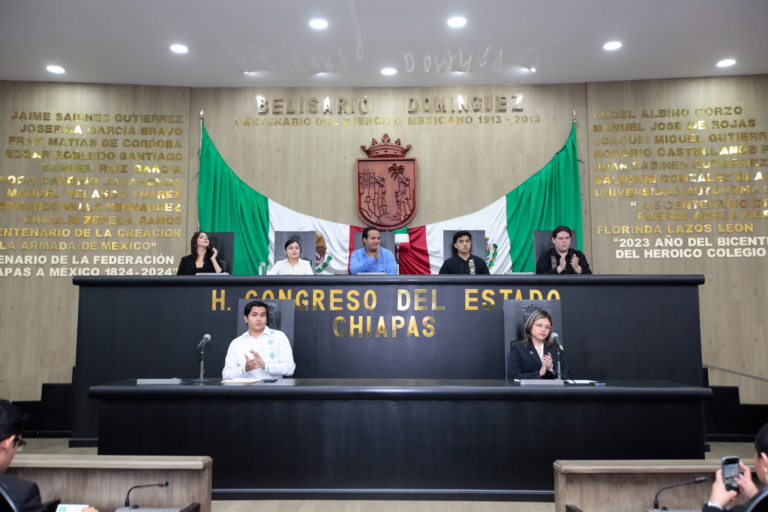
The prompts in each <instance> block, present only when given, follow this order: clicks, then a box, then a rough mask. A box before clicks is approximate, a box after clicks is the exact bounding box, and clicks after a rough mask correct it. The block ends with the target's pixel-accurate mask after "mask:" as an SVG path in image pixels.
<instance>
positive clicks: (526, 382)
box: [520, 379, 565, 388]
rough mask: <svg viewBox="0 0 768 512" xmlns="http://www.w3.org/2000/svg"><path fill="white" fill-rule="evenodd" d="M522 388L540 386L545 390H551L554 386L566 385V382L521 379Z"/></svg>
mask: <svg viewBox="0 0 768 512" xmlns="http://www.w3.org/2000/svg"><path fill="white" fill-rule="evenodd" d="M520 385H521V386H539V387H545V388H551V387H553V386H563V385H565V381H564V380H557V379H554V380H545V379H520Z"/></svg>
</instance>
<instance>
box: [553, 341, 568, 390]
mask: <svg viewBox="0 0 768 512" xmlns="http://www.w3.org/2000/svg"><path fill="white" fill-rule="evenodd" d="M552 341H554V342H555V345H557V379H558V380H562V375H561V374H560V359H561V358H562V357H563V356H562V353H563V352H565V349H563V346H562V345H561V344H560V336H558V335H557V333H556V332H553V333H552Z"/></svg>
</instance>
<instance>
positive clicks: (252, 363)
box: [243, 354, 258, 372]
mask: <svg viewBox="0 0 768 512" xmlns="http://www.w3.org/2000/svg"><path fill="white" fill-rule="evenodd" d="M243 355H244V356H245V371H246V372H250V371H253V370H255V369H256V367H257V365H258V363H257V362H256V358H255V357H254V358H253V359H250V358H249V357H248V354H243Z"/></svg>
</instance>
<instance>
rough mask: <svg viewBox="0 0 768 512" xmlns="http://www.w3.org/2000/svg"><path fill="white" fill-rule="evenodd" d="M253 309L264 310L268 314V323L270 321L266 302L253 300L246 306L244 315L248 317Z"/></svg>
mask: <svg viewBox="0 0 768 512" xmlns="http://www.w3.org/2000/svg"><path fill="white" fill-rule="evenodd" d="M253 308H264V310H265V311H266V312H267V321H269V306H268V305H267V303H266V302H264V301H263V300H252V301H251V302H249V303H248V304H246V305H245V309H243V315H244V316H248V315H250V314H251V310H252V309H253Z"/></svg>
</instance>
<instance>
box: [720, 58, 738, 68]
mask: <svg viewBox="0 0 768 512" xmlns="http://www.w3.org/2000/svg"><path fill="white" fill-rule="evenodd" d="M734 64H736V61H735V60H733V59H725V60H721V61H720V62H718V63H717V67H719V68H727V67H728V66H733V65H734Z"/></svg>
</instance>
